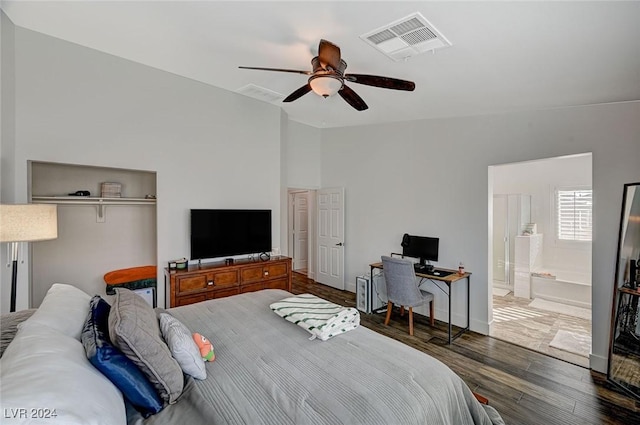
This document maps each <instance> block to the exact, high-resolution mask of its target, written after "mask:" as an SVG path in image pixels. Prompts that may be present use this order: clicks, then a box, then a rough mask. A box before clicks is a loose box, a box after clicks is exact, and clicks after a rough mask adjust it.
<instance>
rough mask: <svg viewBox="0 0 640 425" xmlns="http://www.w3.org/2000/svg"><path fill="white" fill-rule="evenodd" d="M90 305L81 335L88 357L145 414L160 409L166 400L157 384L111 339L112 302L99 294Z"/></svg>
mask: <svg viewBox="0 0 640 425" xmlns="http://www.w3.org/2000/svg"><path fill="white" fill-rule="evenodd" d="M89 306H90V308H89V315H88V316H87V320H86V321H85V324H84V328H83V329H82V337H81V339H82V345H84V350H85V352H86V353H87V358H88V359H89V361H90V362H91V364H92V365H93V366H95V368H96V369H98V370H99V371H100V372H102V374H103V375H104V376H106V377H107V378H109V380H110V381H111V382H113V384H114V385H115V386H116V387H118V389H119V390H120V391H121V392H122V394H123V395H124V397H125V398H126V399H127V400H128V401H129V402H130V403H131V404H132V405H133V406H134V407H135V408H136V410H138V411H139V412H140V413H142V414H143V415H144V416H145V417H148V416H149V415H153V414H155V413H158V412H159V411H160V410H162V407H163V404H162V401H161V400H160V396H159V395H158V393H157V392H156V390H155V388H154V387H153V385H152V384H151V383H150V382H149V380H148V379H147V377H146V376H145V375H144V374H143V373H142V371H141V370H140V369H139V368H138V366H136V365H135V364H134V363H133V362H132V361H131V360H129V359H128V358H127V356H125V355H124V354H123V353H122V352H121V351H120V350H119V349H118V348H116V347H115V346H114V345H113V344H111V341H110V340H109V330H108V319H109V311H110V310H111V306H110V305H109V304H108V303H107V302H106V301H105V300H103V299H102V298H101V297H100V296H99V295H96V296H94V297H93V298H92V299H91V302H90V304H89Z"/></svg>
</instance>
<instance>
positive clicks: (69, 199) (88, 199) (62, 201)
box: [31, 196, 156, 223]
mask: <svg viewBox="0 0 640 425" xmlns="http://www.w3.org/2000/svg"><path fill="white" fill-rule="evenodd" d="M31 201H32V202H34V203H40V204H58V205H96V206H97V211H96V222H98V223H104V222H105V214H104V212H105V211H104V208H105V207H106V206H107V205H155V204H156V199H155V198H153V199H147V198H101V197H96V196H32V197H31Z"/></svg>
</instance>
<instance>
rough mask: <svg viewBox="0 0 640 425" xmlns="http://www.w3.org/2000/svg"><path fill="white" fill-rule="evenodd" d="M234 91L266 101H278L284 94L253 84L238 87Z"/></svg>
mask: <svg viewBox="0 0 640 425" xmlns="http://www.w3.org/2000/svg"><path fill="white" fill-rule="evenodd" d="M236 93H240V94H243V95H245V96H249V97H253V98H254V99H258V100H262V101H263V102H268V103H273V102H276V101H280V100H282V99H283V98H284V95H282V94H280V93H278V92H275V91H273V90H269V89H266V88H264V87H260V86H257V85H255V84H247V85H246V86H244V87H240V88H239V89H238V90H236Z"/></svg>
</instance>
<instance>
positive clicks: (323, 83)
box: [309, 75, 342, 97]
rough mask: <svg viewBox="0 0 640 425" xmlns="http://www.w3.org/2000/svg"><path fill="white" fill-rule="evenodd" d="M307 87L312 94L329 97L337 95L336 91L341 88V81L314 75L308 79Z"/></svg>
mask: <svg viewBox="0 0 640 425" xmlns="http://www.w3.org/2000/svg"><path fill="white" fill-rule="evenodd" d="M309 85H310V86H311V90H313V91H314V93H316V94H318V95H320V96H322V97H329V96H333V95H334V94H336V93H338V90H340V89H341V88H342V80H340V79H339V78H337V77H335V76H333V75H316V76H313V77H311V78H309Z"/></svg>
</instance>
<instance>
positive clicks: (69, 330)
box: [20, 283, 91, 341]
mask: <svg viewBox="0 0 640 425" xmlns="http://www.w3.org/2000/svg"><path fill="white" fill-rule="evenodd" d="M89 301H91V297H90V296H89V295H88V294H87V293H86V292H84V291H82V290H80V289H78V288H76V287H75V286H72V285H67V284H66V283H54V284H53V285H51V288H49V290H48V291H47V295H45V297H44V300H42V304H41V305H40V307H39V308H38V309H37V310H36V312H35V313H33V316H31V317H30V318H29V319H27V320H26V321H25V322H23V323H22V325H20V326H24V324H25V323H27V322H29V323H38V324H39V325H41V326H48V327H50V328H53V329H55V330H57V331H59V332H61V333H62V334H64V335H67V336H70V337H72V338H75V339H77V340H78V341H80V334H82V327H83V326H84V321H85V320H86V319H87V315H88V314H89Z"/></svg>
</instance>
